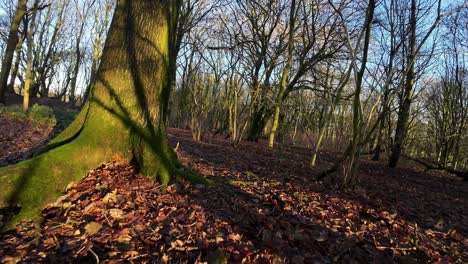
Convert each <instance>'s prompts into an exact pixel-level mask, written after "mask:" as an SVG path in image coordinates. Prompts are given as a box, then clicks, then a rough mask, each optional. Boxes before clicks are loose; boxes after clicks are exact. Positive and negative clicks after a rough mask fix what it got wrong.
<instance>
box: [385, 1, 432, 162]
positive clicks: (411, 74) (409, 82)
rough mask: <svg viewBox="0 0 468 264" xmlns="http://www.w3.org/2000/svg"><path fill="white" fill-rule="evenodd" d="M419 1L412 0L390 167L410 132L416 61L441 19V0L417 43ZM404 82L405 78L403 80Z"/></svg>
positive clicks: (399, 153) (398, 156)
mask: <svg viewBox="0 0 468 264" xmlns="http://www.w3.org/2000/svg"><path fill="white" fill-rule="evenodd" d="M417 9H418V6H417V1H416V0H411V7H410V10H411V11H410V18H409V38H408V42H409V43H408V50H409V51H408V59H407V65H406V67H407V69H406V71H405V80H404V81H405V83H404V84H405V85H404V90H403V94H402V98H401V103H400V108H399V111H398V121H397V126H396V129H395V139H394V143H393V146H392V153H391V155H390V158H389V162H388V165H389V166H390V167H396V166H397V164H398V161H399V159H400V155H401V152H402V149H403V145H404V141H405V139H406V136H407V133H408V126H409V117H410V110H411V102H412V100H413V94H414V85H415V82H416V73H415V63H416V59H417V56H418V54H419V51H420V49H421V47H422V45H424V43H425V42H426V40H427V39H428V38H429V36H430V35H431V33H432V31H434V29H435V28H436V27H437V25H438V24H439V22H440V19H441V0H438V1H437V16H436V18H435V20H434V22H433V24H432V25H431V27H430V28H429V29H428V31H427V33H426V34H425V35H424V37H423V39H422V40H421V42H420V43H419V45H418V44H417V42H416V41H417V39H416V38H417V35H418V32H417V23H418V17H417V12H416V11H417ZM402 82H403V80H402Z"/></svg>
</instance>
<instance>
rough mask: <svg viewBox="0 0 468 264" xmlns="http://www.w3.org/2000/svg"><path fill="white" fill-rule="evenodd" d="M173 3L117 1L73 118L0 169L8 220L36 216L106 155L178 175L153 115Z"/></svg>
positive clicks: (165, 175)
mask: <svg viewBox="0 0 468 264" xmlns="http://www.w3.org/2000/svg"><path fill="white" fill-rule="evenodd" d="M174 2H175V1H170V0H167V1H162V0H160V1H149V0H145V1H130V0H119V1H118V3H117V7H116V11H115V13H114V18H113V21H112V24H111V27H110V30H109V34H108V37H107V40H106V44H105V47H104V51H103V55H102V61H101V64H100V67H99V69H98V71H97V73H96V78H95V79H94V82H95V83H94V85H93V88H92V90H91V95H90V98H89V100H88V102H87V103H86V105H85V107H84V108H83V110H82V111H81V113H80V114H79V116H78V117H77V119H76V120H75V121H74V122H73V123H72V124H71V125H70V127H68V128H67V129H66V130H65V131H64V132H63V133H61V134H60V135H59V136H58V137H57V138H56V139H54V140H53V141H52V142H51V143H50V144H49V145H48V146H47V147H46V150H45V151H44V153H43V154H41V155H39V156H37V157H35V158H33V159H31V160H27V161H24V162H21V163H19V164H16V165H13V166H10V167H6V168H2V169H0V184H1V185H2V188H3V189H4V190H5V191H4V192H2V193H1V194H0V201H1V204H0V206H5V205H11V204H20V205H21V207H22V209H21V211H20V213H19V214H18V215H17V216H15V218H14V219H13V221H11V222H10V226H11V225H12V224H13V223H15V222H17V221H18V220H24V219H33V218H35V217H36V216H38V215H39V214H38V213H39V210H40V208H42V207H43V206H44V205H45V204H46V203H49V202H52V201H53V200H54V199H55V198H56V197H57V196H58V195H59V194H60V192H61V191H62V190H63V189H64V188H65V187H66V185H67V184H68V183H69V182H70V181H76V180H79V179H80V178H82V177H83V176H84V175H85V173H86V172H87V171H89V170H90V169H93V168H95V167H97V166H98V165H99V164H101V163H102V162H106V161H108V160H113V159H120V160H126V161H129V162H130V161H132V162H134V163H135V164H136V165H137V166H138V168H139V169H140V172H141V173H143V174H145V175H148V176H154V177H159V179H160V181H161V183H162V184H167V183H168V182H169V181H170V180H171V178H172V177H178V176H180V172H179V170H178V168H179V163H178V161H177V158H176V157H175V155H174V153H173V150H172V149H171V148H170V147H169V145H168V144H167V140H166V135H165V128H164V122H163V120H162V115H160V113H162V107H163V106H164V102H163V100H167V98H165V97H162V96H161V93H162V91H163V87H165V85H166V82H167V70H168V65H169V47H168V43H169V39H170V36H169V34H170V33H169V32H170V30H169V27H170V26H171V24H170V21H171V19H170V16H171V12H170V10H171V9H172V8H174V6H173V5H174ZM172 32H173V31H172Z"/></svg>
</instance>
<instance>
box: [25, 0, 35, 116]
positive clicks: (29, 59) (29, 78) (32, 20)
mask: <svg viewBox="0 0 468 264" xmlns="http://www.w3.org/2000/svg"><path fill="white" fill-rule="evenodd" d="M38 4H39V1H38V0H35V1H34V9H37V6H38ZM37 12H38V11H37V10H36V11H33V13H32V15H31V17H30V18H28V19H30V20H29V21H28V22H29V23H28V24H29V26H28V27H27V28H25V29H24V30H27V31H28V32H27V33H26V34H27V35H26V41H27V51H26V53H27V55H26V79H25V82H24V90H23V111H24V112H27V111H28V109H29V90H30V89H31V84H32V82H33V76H32V66H33V65H32V64H33V45H34V39H33V36H34V30H35V28H36V15H37Z"/></svg>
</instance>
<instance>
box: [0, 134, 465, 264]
mask: <svg viewBox="0 0 468 264" xmlns="http://www.w3.org/2000/svg"><path fill="white" fill-rule="evenodd" d="M171 134H172V136H171V138H172V139H176V140H177V141H179V142H181V143H180V148H179V149H180V151H179V153H178V154H179V156H180V159H181V160H182V161H183V162H184V163H185V164H187V165H190V167H193V168H195V169H196V170H198V171H199V172H200V173H202V174H203V175H205V176H206V177H209V178H211V179H213V180H214V181H216V182H217V184H215V185H213V186H204V185H191V184H188V183H176V184H174V185H171V186H170V187H169V188H168V191H167V192H166V193H162V192H161V188H160V186H159V185H158V184H157V183H155V182H153V181H151V180H149V179H148V178H145V177H142V176H139V175H136V174H135V173H134V170H133V168H132V167H130V166H128V165H125V164H117V163H113V162H111V163H107V164H104V165H102V166H100V167H99V168H97V169H95V170H93V171H91V172H90V173H89V174H88V175H87V177H86V178H84V179H83V180H82V181H81V182H80V183H77V184H71V185H70V186H69V187H67V191H66V193H65V194H64V196H62V197H61V198H60V199H59V200H58V201H57V202H56V203H54V204H51V205H49V206H48V207H46V208H45V209H44V210H43V216H44V221H43V223H42V224H41V227H40V228H35V227H34V226H32V225H31V224H29V223H22V224H21V225H19V226H18V227H17V229H16V230H14V231H12V232H8V233H5V234H3V236H2V237H1V240H0V261H1V262H16V261H23V262H72V261H73V262H90V263H94V262H104V263H120V262H136V263H140V262H155V263H203V262H209V263H226V262H228V263H297V264H300V263H332V262H339V263H372V262H374V263H420V262H438V263H457V262H458V263H464V262H467V260H468V259H467V253H466V252H467V246H468V240H467V237H466V233H465V232H464V231H465V230H466V229H464V228H463V222H460V221H458V219H464V218H465V217H466V211H464V209H463V206H460V205H458V204H452V205H450V206H449V205H447V204H446V203H447V201H451V200H450V199H452V198H446V197H445V196H444V197H442V194H444V193H445V189H443V190H444V192H438V191H437V189H433V193H437V194H438V195H439V196H440V197H439V196H437V197H439V200H438V201H437V203H434V204H433V205H431V204H430V203H429V201H430V198H431V196H428V194H425V193H423V192H421V193H420V192H416V193H415V195H417V197H418V198H419V200H415V197H414V196H413V194H412V193H411V192H409V191H408V192H406V189H408V190H414V189H415V188H419V187H418V185H414V183H411V184H413V185H411V184H410V183H409V182H407V181H405V180H404V179H401V178H400V176H398V175H395V176H393V177H392V180H388V181H384V180H382V178H379V177H381V174H380V172H379V171H377V169H378V168H377V169H375V166H374V165H372V166H374V167H372V166H371V165H368V164H367V165H365V166H363V167H364V168H365V169H367V168H373V169H374V170H373V172H372V173H374V174H372V177H375V179H374V178H372V177H371V172H366V171H364V172H363V173H364V174H363V175H362V178H363V179H366V180H368V181H369V183H364V184H363V185H364V186H365V187H368V189H362V190H359V191H357V192H353V193H343V192H340V191H338V190H333V189H331V188H329V187H328V186H325V185H323V184H321V183H319V182H316V181H314V180H313V178H312V177H311V176H310V169H308V168H306V167H305V166H304V167H301V164H302V161H301V157H302V156H301V155H300V153H298V150H297V149H287V150H284V151H283V152H282V153H279V154H278V153H276V154H277V155H278V156H275V155H273V154H271V151H270V150H267V148H263V147H261V146H259V145H253V144H251V143H245V144H243V145H241V146H240V147H237V148H232V147H230V146H229V145H228V144H226V142H224V141H222V140H221V139H212V140H211V142H208V143H206V142H205V143H193V142H192V141H191V140H190V134H189V133H187V132H182V131H179V130H171ZM173 141H174V140H173ZM173 143H175V142H173ZM375 171H377V173H375ZM383 176H386V177H387V176H388V175H385V174H382V177H383ZM427 177H429V176H427ZM227 180H236V181H231V184H228V183H227ZM412 181H414V180H412ZM434 181H435V182H437V179H434ZM376 182H377V183H378V184H379V186H378V187H372V185H371V184H373V183H376ZM397 183H398V184H397ZM440 183H444V184H446V185H447V187H450V188H451V190H452V191H453V193H452V197H453V199H457V201H459V203H461V204H463V203H465V204H466V196H463V195H459V194H460V193H461V194H463V188H462V187H460V186H457V185H455V184H453V185H450V184H451V183H450V182H447V181H445V180H444V181H442V180H441V181H440V182H439V185H441V184H440ZM424 184H425V185H424V186H425V187H426V188H427V187H428V186H429V187H430V188H432V185H431V183H424ZM457 184H458V185H459V183H457ZM461 184H463V183H461ZM369 186H370V187H369ZM415 186H416V187H415ZM397 191H398V193H397ZM396 195H398V196H396ZM412 203H414V204H415V206H413V204H412ZM439 204H440V205H443V206H441V207H438V206H439ZM392 205H395V206H394V207H392ZM417 206H421V207H422V206H424V209H425V210H422V209H420V208H419V207H417ZM426 211H427V212H426ZM433 211H438V213H433ZM450 212H460V214H461V216H459V215H456V216H452V215H451V214H450ZM410 213H413V214H410ZM437 215H440V217H441V218H440V219H442V221H440V220H437V221H433V222H434V223H433V222H431V221H429V220H428V219H427V218H428V217H435V216H437ZM432 223H433V224H434V225H433V224H432Z"/></svg>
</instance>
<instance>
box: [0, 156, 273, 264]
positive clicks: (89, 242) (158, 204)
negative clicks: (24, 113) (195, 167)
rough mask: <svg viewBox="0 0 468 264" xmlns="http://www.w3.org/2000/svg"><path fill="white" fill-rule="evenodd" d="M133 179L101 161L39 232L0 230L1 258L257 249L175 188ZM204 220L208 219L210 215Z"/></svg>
mask: <svg viewBox="0 0 468 264" xmlns="http://www.w3.org/2000/svg"><path fill="white" fill-rule="evenodd" d="M177 188H178V189H180V188H183V189H190V188H193V187H192V186H190V185H189V184H188V183H186V184H183V185H177V186H171V187H170V188H169V190H168V191H167V193H164V194H163V193H161V191H160V189H161V188H160V186H159V185H158V184H157V183H156V182H154V181H151V180H149V179H148V178H146V177H143V176H138V175H136V174H135V173H134V171H133V169H132V168H131V167H130V166H128V165H122V164H117V163H107V164H104V165H102V166H100V167H99V168H97V169H95V170H93V171H91V172H90V173H89V174H88V175H87V177H86V178H84V179H83V180H82V182H80V183H79V184H77V185H75V186H73V187H69V188H68V191H67V192H66V193H65V195H64V196H62V197H61V198H60V199H58V200H57V201H56V202H55V203H53V204H50V205H48V206H47V207H46V208H45V209H44V210H43V212H42V214H43V217H44V221H43V223H42V224H41V227H40V229H36V228H35V227H34V226H33V225H32V224H29V223H22V224H21V225H19V226H18V227H17V229H16V230H15V231H14V232H8V233H5V234H3V236H2V240H1V242H0V256H2V257H1V258H0V261H1V262H9V261H13V262H16V261H19V260H21V261H24V262H70V261H77V262H86V261H89V262H94V261H96V262H97V261H101V262H104V263H119V262H121V261H134V262H144V261H156V262H176V263H184V262H188V263H193V262H201V261H202V260H203V259H205V258H207V257H208V255H210V254H211V252H212V251H213V252H214V251H216V250H220V251H221V252H223V254H225V255H226V256H229V258H230V259H233V260H237V261H242V260H244V261H247V262H254V261H255V260H256V259H258V258H259V257H260V256H259V254H260V253H261V252H266V251H268V250H260V251H255V254H253V253H252V252H251V249H253V243H252V242H251V241H248V240H246V239H243V238H242V236H241V234H238V233H235V231H234V230H233V228H232V227H231V226H230V225H229V224H228V223H227V222H223V221H216V220H214V219H212V218H211V217H208V216H207V213H206V210H205V209H204V208H202V207H201V206H200V205H197V204H195V203H192V202H191V201H190V198H189V196H188V195H187V194H185V193H183V192H180V191H177V190H176V189H177ZM208 218H210V219H208Z"/></svg>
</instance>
